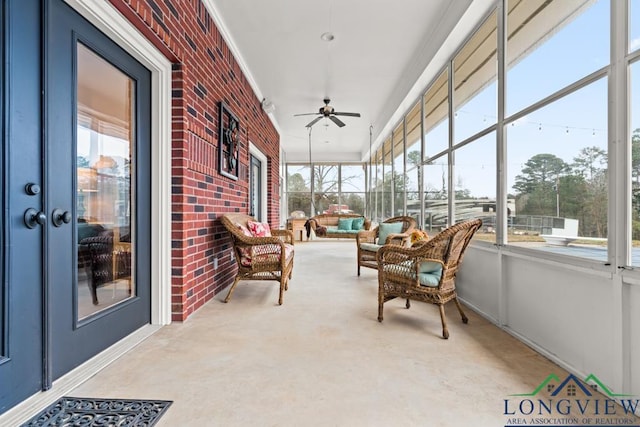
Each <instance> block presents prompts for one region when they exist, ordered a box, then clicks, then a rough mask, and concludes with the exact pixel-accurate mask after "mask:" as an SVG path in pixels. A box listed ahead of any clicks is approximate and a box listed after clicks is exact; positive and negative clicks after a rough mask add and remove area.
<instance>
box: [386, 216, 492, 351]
mask: <svg viewBox="0 0 640 427" xmlns="http://www.w3.org/2000/svg"><path fill="white" fill-rule="evenodd" d="M481 225H482V221H481V220H479V219H474V220H469V221H464V222H460V223H458V224H455V225H453V226H451V227H449V228H447V229H445V230H443V231H441V232H440V233H438V234H436V235H435V236H434V237H433V238H432V239H430V240H424V241H420V242H417V243H416V244H415V245H414V246H412V247H410V248H407V247H403V246H398V245H385V246H383V247H382V248H380V250H379V251H378V253H377V261H378V321H379V322H382V311H383V306H384V303H385V302H387V301H389V300H392V299H394V298H396V297H398V298H406V300H407V303H406V307H407V308H409V307H410V303H409V301H410V300H416V301H423V302H428V303H431V304H436V305H437V306H438V307H439V309H440V318H441V320H442V336H443V337H444V338H445V339H447V338H449V331H448V330H447V322H446V319H445V314H444V305H445V304H446V303H447V302H449V301H451V300H453V301H454V302H455V303H456V306H457V307H458V311H459V312H460V315H461V316H462V322H463V323H467V322H468V319H467V316H466V315H465V314H464V312H463V311H462V307H461V306H460V303H459V302H458V296H457V293H456V284H455V279H456V273H457V272H458V269H459V268H460V263H461V262H462V256H463V254H464V251H465V249H466V248H467V246H468V244H469V242H470V241H471V238H472V237H473V235H474V234H475V232H476V231H477V230H478V228H480V226H481Z"/></svg>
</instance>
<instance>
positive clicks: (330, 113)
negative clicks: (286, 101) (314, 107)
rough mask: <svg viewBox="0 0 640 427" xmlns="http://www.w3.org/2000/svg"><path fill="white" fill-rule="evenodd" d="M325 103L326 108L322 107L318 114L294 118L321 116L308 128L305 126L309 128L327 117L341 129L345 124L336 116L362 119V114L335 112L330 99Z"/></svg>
mask: <svg viewBox="0 0 640 427" xmlns="http://www.w3.org/2000/svg"><path fill="white" fill-rule="evenodd" d="M323 101H324V107H320V109H319V110H318V112H317V113H303V114H294V116H313V115H316V114H319V115H320V117H316V118H315V119H313V120H311V122H310V123H309V124H308V125H307V126H305V127H308V128H310V127H311V126H313V125H315V124H316V123H317V122H318V121H319V120H320V119H322V118H323V117H327V118H328V119H329V120H331V121H332V122H333V123H335V124H337V125H338V126H339V127H343V126H344V125H345V124H344V122H343V121H342V120H340V119H339V118H337V117H336V116H349V117H360V113H343V112H339V111H335V110H334V109H333V107H332V106H330V105H329V103H330V102H331V100H330V99H329V98H325V99H324V100H323Z"/></svg>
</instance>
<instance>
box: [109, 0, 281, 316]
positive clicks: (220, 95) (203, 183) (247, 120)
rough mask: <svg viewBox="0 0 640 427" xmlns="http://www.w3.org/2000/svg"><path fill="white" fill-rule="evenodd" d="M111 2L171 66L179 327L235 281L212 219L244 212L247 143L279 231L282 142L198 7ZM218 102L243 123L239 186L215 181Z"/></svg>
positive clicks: (190, 2)
mask: <svg viewBox="0 0 640 427" xmlns="http://www.w3.org/2000/svg"><path fill="white" fill-rule="evenodd" d="M109 1H110V2H111V4H113V5H114V6H115V7H116V8H117V9H118V10H119V11H120V12H121V13H122V14H123V15H124V16H125V17H126V18H127V19H128V20H129V21H131V22H132V23H133V25H135V26H136V27H137V28H138V30H140V31H141V32H142V33H143V34H144V35H145V37H146V38H148V39H149V40H150V41H151V42H152V43H153V44H154V45H155V46H156V47H157V48H158V49H159V50H160V51H161V52H162V53H163V54H164V55H165V56H166V57H167V58H169V60H170V61H172V62H173V74H172V79H173V84H172V124H171V126H172V137H171V144H172V210H173V218H172V233H171V234H172V242H171V248H172V251H171V252H172V283H171V285H172V286H171V288H172V292H171V293H172V296H171V302H172V317H173V320H176V321H182V320H185V319H186V318H187V317H188V316H189V315H191V313H193V312H194V311H195V310H197V309H198V308H199V307H200V306H202V305H203V304H204V303H205V302H207V301H208V300H210V299H211V298H212V297H213V296H214V295H215V294H216V293H217V292H219V291H220V290H221V289H223V288H225V287H226V286H228V285H229V284H230V283H231V282H232V280H233V277H234V275H235V271H236V267H235V264H234V263H232V262H231V257H230V253H231V247H230V243H231V242H230V240H229V237H228V235H227V234H226V233H225V231H224V229H223V228H222V226H221V225H220V223H219V221H217V218H218V216H219V215H221V214H223V213H225V212H248V210H249V195H248V171H249V168H248V165H249V151H248V140H250V141H251V142H252V143H253V144H255V145H256V147H257V148H258V149H260V150H261V151H262V152H263V153H264V154H265V155H266V156H267V158H268V165H267V171H268V182H267V185H268V189H269V191H268V194H269V203H268V213H267V214H268V221H269V222H270V223H271V225H272V226H277V225H278V224H279V206H280V200H279V198H278V197H279V196H278V194H279V192H278V191H277V186H278V183H279V170H278V164H279V136H278V133H277V131H276V130H275V128H274V127H273V125H272V123H271V122H270V120H269V118H268V116H267V115H266V114H265V113H264V112H263V111H262V109H261V108H260V99H258V98H257V97H256V95H255V93H254V92H253V90H252V89H251V86H250V85H249V83H248V81H247V79H246V77H245V76H244V75H243V73H242V71H241V70H240V67H239V65H238V63H237V61H236V59H235V58H234V57H233V55H232V54H231V51H230V50H229V48H228V46H227V45H226V44H225V42H224V40H223V38H222V36H221V35H220V32H219V31H218V29H217V28H216V26H215V24H214V22H213V19H211V17H210V16H209V14H208V12H207V10H206V8H205V6H204V5H203V4H202V2H201V1H200V0H109ZM219 101H224V102H225V103H226V104H227V106H228V108H229V109H230V110H231V111H232V112H233V114H235V115H236V117H238V119H239V120H240V145H241V149H240V157H239V174H238V175H239V179H238V180H237V181H234V180H232V179H229V178H227V177H224V176H222V175H220V174H218V167H217V165H218V158H217V151H218V150H217V148H218V123H217V122H218V102H219ZM216 257H217V258H218V263H219V265H218V269H217V270H214V269H213V260H214V258H216Z"/></svg>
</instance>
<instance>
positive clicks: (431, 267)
mask: <svg viewBox="0 0 640 427" xmlns="http://www.w3.org/2000/svg"><path fill="white" fill-rule="evenodd" d="M437 271H439V272H440V274H442V264H440V263H439V262H435V261H422V262H420V266H419V267H418V273H435V272H437Z"/></svg>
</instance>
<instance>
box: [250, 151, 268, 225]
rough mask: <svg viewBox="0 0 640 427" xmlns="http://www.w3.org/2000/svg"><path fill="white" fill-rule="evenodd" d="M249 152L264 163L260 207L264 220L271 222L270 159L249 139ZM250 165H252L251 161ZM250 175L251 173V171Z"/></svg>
mask: <svg viewBox="0 0 640 427" xmlns="http://www.w3.org/2000/svg"><path fill="white" fill-rule="evenodd" d="M249 154H250V155H251V156H253V157H255V158H257V159H258V160H260V163H262V165H261V167H260V174H261V176H260V181H261V184H262V185H261V188H260V193H261V194H260V196H261V197H262V198H261V200H260V207H261V209H260V210H261V212H260V214H261V216H262V218H263V219H262V220H263V221H266V222H269V216H268V215H267V211H268V209H267V176H268V175H267V169H268V159H267V156H266V155H265V154H264V153H263V152H262V151H260V150H259V149H258V147H256V146H255V145H253V143H252V142H251V141H249ZM249 167H251V162H249ZM249 175H251V173H249ZM249 185H251V183H249ZM248 193H249V194H251V191H248ZM250 205H251V200H249V206H250Z"/></svg>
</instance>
